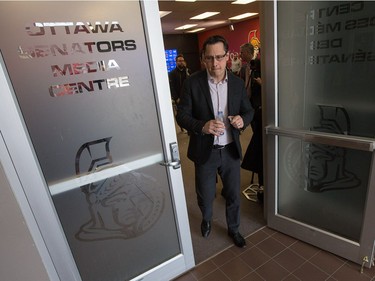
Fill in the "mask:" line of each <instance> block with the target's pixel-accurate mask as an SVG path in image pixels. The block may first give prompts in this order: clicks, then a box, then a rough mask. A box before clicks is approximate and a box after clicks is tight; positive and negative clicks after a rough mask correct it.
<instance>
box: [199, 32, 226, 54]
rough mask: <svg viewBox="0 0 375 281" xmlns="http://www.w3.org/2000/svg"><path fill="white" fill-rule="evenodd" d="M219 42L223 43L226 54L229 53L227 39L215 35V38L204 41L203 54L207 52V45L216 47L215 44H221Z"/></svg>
mask: <svg viewBox="0 0 375 281" xmlns="http://www.w3.org/2000/svg"><path fill="white" fill-rule="evenodd" d="M219 42H221V43H223V45H224V50H225V53H228V42H227V40H225V38H224V37H223V36H220V35H214V36H211V37H208V38H207V39H206V41H204V43H203V48H202V54H204V53H205V52H206V47H207V45H214V44H216V43H219Z"/></svg>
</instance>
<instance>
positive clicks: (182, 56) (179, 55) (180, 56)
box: [176, 54, 185, 61]
mask: <svg viewBox="0 0 375 281" xmlns="http://www.w3.org/2000/svg"><path fill="white" fill-rule="evenodd" d="M178 58H183V59H185V58H184V55H183V54H178V55H177V57H176V61H177V59H178Z"/></svg>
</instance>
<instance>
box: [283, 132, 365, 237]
mask: <svg viewBox="0 0 375 281" xmlns="http://www.w3.org/2000/svg"><path fill="white" fill-rule="evenodd" d="M279 151H280V158H279V163H278V164H279V167H280V168H279V182H278V185H279V186H280V187H282V188H279V194H278V213H279V214H281V215H284V216H287V217H290V218H293V219H295V220H297V221H300V222H303V223H306V224H309V225H313V226H316V227H318V228H321V229H324V230H327V231H330V232H332V233H335V234H338V235H340V236H343V237H346V238H349V239H351V240H354V241H357V242H359V238H360V234H361V227H362V222H363V215H364V213H363V212H364V206H365V200H366V195H367V186H368V178H369V173H370V166H371V157H372V153H371V152H366V151H358V150H352V149H346V148H341V147H336V146H328V145H320V144H313V143H306V142H303V141H301V140H297V139H292V138H287V137H279ZM359 163H361V165H359ZM363 167H366V168H365V169H363ZM332 222H335V223H332Z"/></svg>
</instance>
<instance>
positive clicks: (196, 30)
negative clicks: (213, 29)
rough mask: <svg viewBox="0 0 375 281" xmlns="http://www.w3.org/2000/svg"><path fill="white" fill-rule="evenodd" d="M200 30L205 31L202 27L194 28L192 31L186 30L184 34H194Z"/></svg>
mask: <svg viewBox="0 0 375 281" xmlns="http://www.w3.org/2000/svg"><path fill="white" fill-rule="evenodd" d="M201 30H205V28H204V27H201V28H196V29H192V30H187V31H186V32H189V33H195V32H198V31H201Z"/></svg>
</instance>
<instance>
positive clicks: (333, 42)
mask: <svg viewBox="0 0 375 281" xmlns="http://www.w3.org/2000/svg"><path fill="white" fill-rule="evenodd" d="M277 5H278V6H277V9H278V10H277V13H278V14H277V16H278V22H277V26H278V42H277V44H278V81H279V84H278V105H279V107H278V112H279V113H278V126H280V127H282V128H289V129H293V130H311V131H318V132H325V133H332V134H337V135H354V136H361V137H369V138H374V137H375V131H374V128H375V126H374V122H373V120H375V110H374V108H375V95H374V94H373V89H374V88H375V79H373V73H374V71H375V53H374V52H373V50H374V47H375V30H374V28H373V26H374V16H373V11H374V9H375V2H367V1H364V2H360V1H354V2H347V1H343V2H336V1H280V2H278V4H277ZM279 156H280V158H279V160H278V163H279V182H278V186H279V188H278V190H279V197H278V200H279V202H278V204H279V205H278V206H279V209H278V210H279V212H280V214H282V215H285V216H288V217H291V218H294V219H296V220H299V221H301V222H304V223H306V224H309V225H312V226H315V227H318V228H321V229H324V230H327V231H330V232H333V233H335V234H338V235H341V236H343V237H346V238H349V239H352V240H355V241H359V238H360V234H361V226H362V221H363V212H364V206H365V198H366V194H367V190H368V178H369V175H370V167H371V156H372V155H371V153H370V152H363V151H354V150H350V149H344V148H341V147H337V146H327V145H320V144H317V143H306V142H302V141H300V140H296V139H290V138H286V137H279ZM332 221H334V222H335V223H334V224H332Z"/></svg>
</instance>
